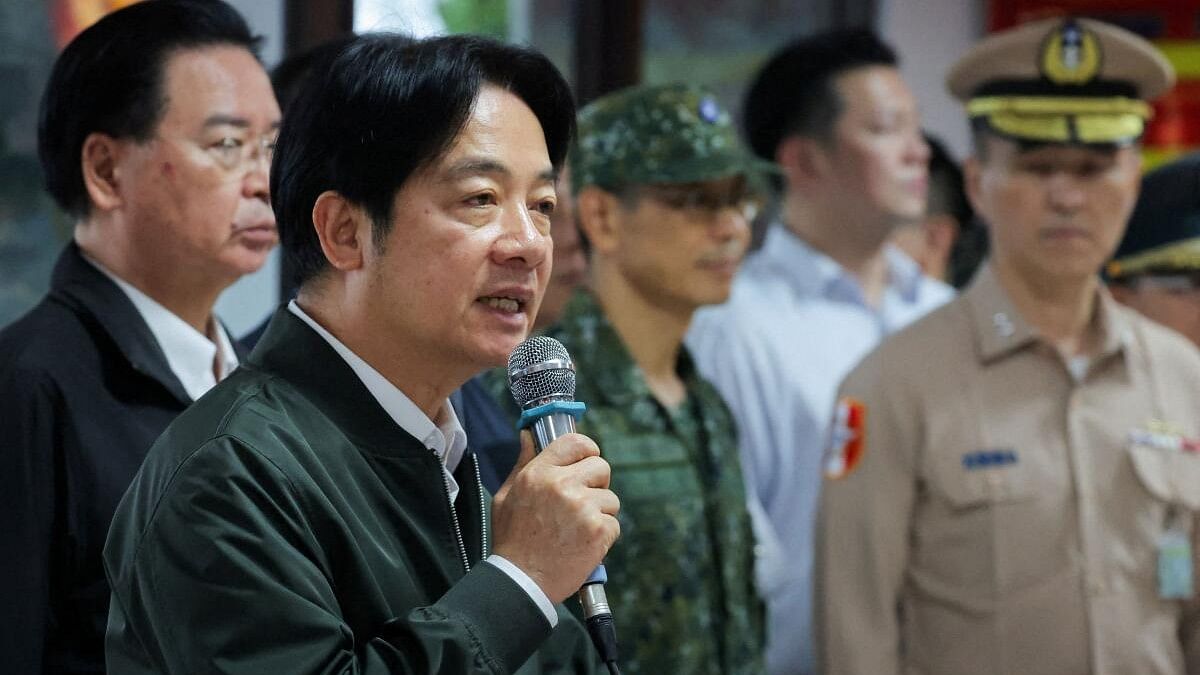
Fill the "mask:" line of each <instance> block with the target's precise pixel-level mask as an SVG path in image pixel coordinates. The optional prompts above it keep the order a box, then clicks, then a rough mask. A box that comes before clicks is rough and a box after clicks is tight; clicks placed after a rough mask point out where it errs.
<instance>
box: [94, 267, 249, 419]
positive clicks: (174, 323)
mask: <svg viewBox="0 0 1200 675" xmlns="http://www.w3.org/2000/svg"><path fill="white" fill-rule="evenodd" d="M84 259H86V260H87V261H88V262H89V263H91V264H92V266H94V267H95V268H96V269H98V270H100V271H101V272H102V273H103V274H104V276H106V277H108V278H109V279H111V280H112V282H113V283H114V284H116V285H117V287H118V288H120V289H121V291H122V292H123V293H125V295H126V297H128V298H129V301H130V302H132V303H133V306H134V308H135V309H137V312H138V314H140V315H141V317H142V320H143V321H145V322H146V325H147V326H149V327H150V333H151V334H153V335H154V339H155V341H156V342H158V346H159V348H160V349H162V351H163V354H164V355H165V356H166V357H167V366H168V367H169V368H170V369H171V372H172V373H174V374H175V377H176V378H178V379H179V383H180V384H182V385H183V389H184V391H186V392H187V394H188V396H191V397H192V400H193V401H194V400H196V399H198V398H200V397H201V396H203V395H204V392H206V391H208V390H209V389H212V388H213V387H214V386H216V384H217V381H218V380H223V379H225V378H226V377H227V376H228V375H229V374H230V373H232V372H233V371H234V369H235V368H237V367H238V358H237V353H236V352H234V350H233V344H232V343H231V342H230V340H229V336H228V335H226V334H225V329H224V328H222V327H221V322H220V321H217V320H216V319H213V320H212V325H211V327H210V328H211V331H212V332H213V333H214V334H215V335H214V336H211V337H210V336H208V335H205V334H204V333H201V332H200V331H198V330H196V329H195V328H193V327H192V325H191V324H189V323H188V322H186V321H184V320H183V319H181V318H179V317H178V316H177V315H175V313H173V312H172V311H171V310H169V309H167V308H166V307H163V306H162V305H160V304H158V303H157V302H155V301H154V300H153V299H152V298H151V297H150V296H148V295H146V294H145V293H143V292H141V291H139V290H138V289H137V288H134V286H133V285H132V284H130V283H129V282H128V281H125V280H124V279H122V278H120V277H118V276H117V275H116V274H113V273H112V272H111V271H109V270H108V269H107V268H105V267H104V266H103V265H101V264H100V263H98V262H96V261H95V260H93V259H92V258H90V257H88V256H84ZM214 366H215V368H216V371H214V370H213V369H214Z"/></svg>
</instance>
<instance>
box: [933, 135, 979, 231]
mask: <svg viewBox="0 0 1200 675" xmlns="http://www.w3.org/2000/svg"><path fill="white" fill-rule="evenodd" d="M925 142H926V143H927V144H928V145H929V205H928V207H927V209H926V211H927V213H928V214H929V215H931V216H936V215H941V214H948V215H950V216H951V217H953V218H954V220H955V222H957V223H958V226H959V228H960V230H961V229H962V228H965V227H966V226H967V224H968V223H969V222H970V221H971V218H972V217H973V216H974V215H975V213H974V210H973V209H972V208H971V202H970V200H968V199H967V191H966V188H965V187H964V185H963V172H962V169H961V168H960V167H959V166H958V162H956V161H954V158H953V157H951V156H950V153H949V152H947V151H946V147H945V146H944V145H942V142H941V141H940V140H938V139H937V138H935V137H933V136H930V135H929V134H926V135H925Z"/></svg>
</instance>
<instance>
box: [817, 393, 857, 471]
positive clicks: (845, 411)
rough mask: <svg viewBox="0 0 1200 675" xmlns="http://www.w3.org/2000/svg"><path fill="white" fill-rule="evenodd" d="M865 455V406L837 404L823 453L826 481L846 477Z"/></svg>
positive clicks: (846, 401)
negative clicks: (827, 444) (826, 445)
mask: <svg viewBox="0 0 1200 675" xmlns="http://www.w3.org/2000/svg"><path fill="white" fill-rule="evenodd" d="M866 451H867V406H866V405H865V404H863V402H862V401H859V400H858V399H855V398H843V399H842V400H840V401H838V404H837V411H836V412H835V413H834V417H833V427H832V429H831V430H830V437H829V449H828V450H827V451H826V453H825V477H826V478H830V479H833V480H837V479H839V478H845V477H846V476H849V475H850V473H851V472H852V471H854V469H855V468H856V467H858V463H859V462H861V461H862V458H863V455H864V454H865V453H866Z"/></svg>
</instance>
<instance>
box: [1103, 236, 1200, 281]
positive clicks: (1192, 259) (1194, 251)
mask: <svg viewBox="0 0 1200 675" xmlns="http://www.w3.org/2000/svg"><path fill="white" fill-rule="evenodd" d="M1197 269H1200V238H1198V239H1185V240H1183V241H1177V242H1172V243H1170V244H1164V245H1162V246H1159V247H1157V248H1152V249H1150V250H1149V251H1142V252H1141V253H1135V254H1133V255H1130V256H1125V257H1124V258H1120V259H1118V260H1114V261H1112V262H1110V263H1108V267H1107V270H1106V271H1107V272H1108V275H1109V276H1110V277H1114V278H1116V277H1123V276H1128V275H1130V274H1137V273H1139V272H1145V271H1148V270H1197Z"/></svg>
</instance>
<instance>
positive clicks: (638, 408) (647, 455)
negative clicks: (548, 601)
mask: <svg viewBox="0 0 1200 675" xmlns="http://www.w3.org/2000/svg"><path fill="white" fill-rule="evenodd" d="M547 334H548V335H550V336H551V337H554V338H556V339H558V340H559V341H561V342H562V343H563V345H565V346H566V348H567V350H568V351H570V353H571V356H572V358H573V359H574V360H575V367H576V370H577V371H578V374H579V375H578V388H577V390H576V398H577V400H580V401H583V402H585V403H587V406H588V409H587V413H586V414H585V415H584V417H583V420H582V422H581V423H580V426H579V431H580V432H581V433H585V434H587V435H588V436H590V437H592V438H593V439H594V440H595V441H596V443H597V444H598V445H599V446H600V448H601V452H602V453H603V455H604V457H605V459H607V460H608V462H609V464H610V465H611V466H612V472H613V473H612V489H613V491H615V492H616V493H617V495H618V496H619V497H620V499H621V514H620V521H621V538H620V539H619V540H618V541H617V543H616V545H615V546H613V548H612V550H611V551H610V552H609V554H608V558H607V559H606V561H605V565H606V567H607V568H608V574H609V579H610V583H609V585H608V597H609V601H610V603H611V604H612V607H613V613H614V615H615V617H616V620H617V631H618V635H617V637H618V642H619V646H620V652H621V661H620V663H621V671H622V672H623V673H626V674H627V675H669V674H676V673H678V674H681V675H682V674H685V673H686V674H687V675H706V674H712V675H717V674H722V675H739V674H743V673H760V672H762V650H763V641H764V640H763V630H764V629H763V611H762V604H761V601H760V600H759V597H758V594H757V592H756V590H755V587H754V581H753V569H754V567H753V546H754V540H753V536H752V534H751V530H750V517H749V515H748V513H747V511H746V495H745V490H744V487H743V483H742V473H741V466H740V465H739V459H738V451H737V440H736V433H735V428H734V423H733V418H732V417H731V415H730V413H729V410H728V408H726V407H725V404H724V402H723V401H722V400H721V398H720V396H719V395H718V394H717V391H716V389H714V388H713V387H712V385H710V384H709V383H708V382H707V381H705V380H703V379H701V378H700V376H699V374H698V373H697V372H696V370H695V368H694V367H693V365H692V359H691V357H690V356H689V355H688V353H687V350H686V348H684V349H682V350H681V352H680V357H679V364H678V372H679V373H680V375H681V376H682V377H683V379H684V382H685V383H686V385H687V394H688V397H687V400H686V401H685V402H684V403H683V404H681V405H680V406H678V408H676V409H674V410H667V409H666V408H664V407H663V406H662V405H661V404H659V403H658V401H657V400H656V399H655V398H654V396H653V395H652V394H651V393H650V389H649V388H648V387H647V385H646V382H645V380H644V378H643V377H642V373H641V370H640V369H639V368H638V366H637V365H636V364H635V363H634V361H633V359H632V357H631V356H630V355H629V352H628V351H627V350H626V349H625V345H624V344H623V343H622V342H621V338H620V337H619V336H618V335H617V333H616V331H615V330H614V329H613V327H612V325H611V324H609V322H608V320H607V319H605V318H604V315H603V313H602V310H601V308H600V306H599V305H598V303H597V302H596V300H595V299H594V298H593V296H591V295H590V294H588V293H579V294H577V295H576V296H575V298H573V299H572V300H571V303H570V305H569V306H568V307H567V310H566V313H565V315H564V316H563V319H562V321H561V322H560V323H559V324H558V325H557V326H555V327H554V328H552V329H551V330H550V331H549V332H548V333H547ZM569 604H570V605H571V606H572V607H573V608H574V609H576V610H577V607H576V606H575V605H576V603H569Z"/></svg>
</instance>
